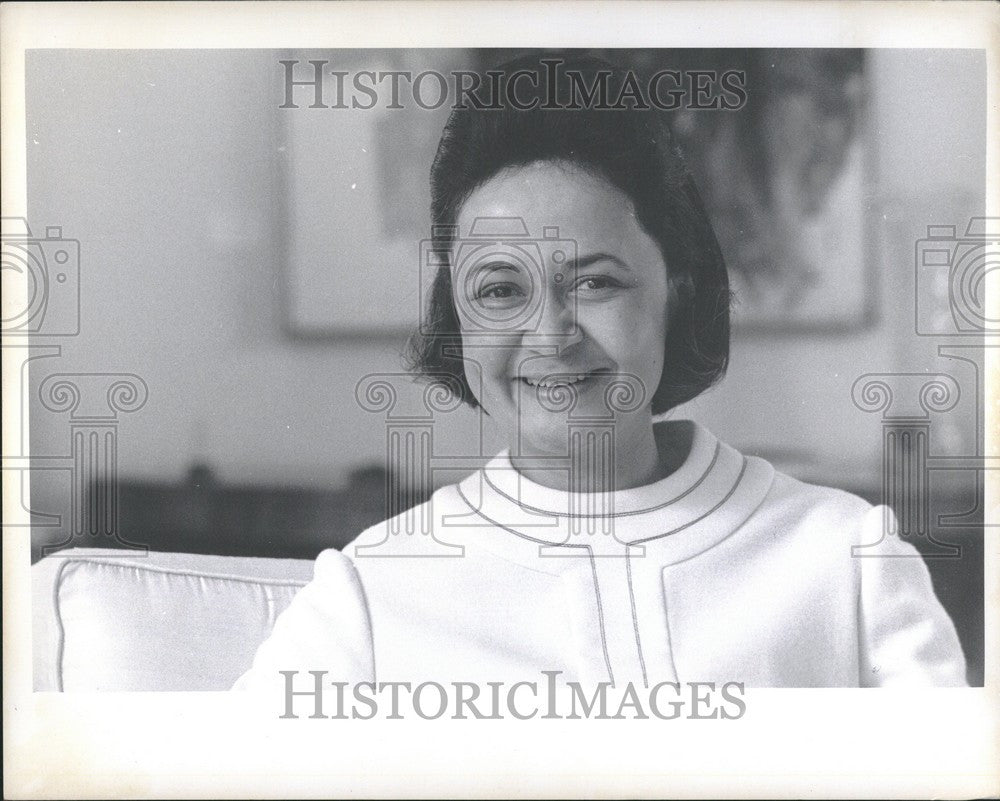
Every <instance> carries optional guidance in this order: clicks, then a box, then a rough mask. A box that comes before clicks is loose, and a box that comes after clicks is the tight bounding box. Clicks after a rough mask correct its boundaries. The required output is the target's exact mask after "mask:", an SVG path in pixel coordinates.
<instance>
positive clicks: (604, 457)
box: [511, 420, 694, 492]
mask: <svg viewBox="0 0 1000 801" xmlns="http://www.w3.org/2000/svg"><path fill="white" fill-rule="evenodd" d="M693 436H694V426H693V424H692V423H691V422H690V421H688V420H676V421H667V422H663V423H659V424H658V425H656V426H653V425H652V422H651V423H650V426H649V429H648V432H646V433H645V435H644V436H633V437H630V438H628V439H624V440H623V438H622V437H620V436H619V435H618V434H617V432H616V433H615V435H614V436H610V432H608V431H607V430H600V429H595V430H594V431H593V432H588V431H586V430H585V429H584V430H582V431H579V432H574V436H572V437H571V438H570V442H569V455H568V456H552V455H547V454H535V453H526V452H523V455H519V456H514V455H511V462H512V463H513V465H514V467H515V469H516V470H517V471H518V472H519V473H520V474H521V475H523V476H524V477H525V478H527V479H528V480H529V481H533V482H534V483H536V484H541V485H542V486H544V487H550V488H552V489H557V490H561V491H563V492H613V491H615V490H624V489H632V488H635V487H642V486H646V485H647V484H653V483H655V482H657V481H660V480H662V479H664V478H666V477H667V476H669V475H671V474H672V473H673V472H674V471H676V470H677V469H678V468H679V467H680V466H681V465H682V464H684V462H685V460H686V459H687V457H688V454H689V453H690V452H691V444H692V441H693Z"/></svg>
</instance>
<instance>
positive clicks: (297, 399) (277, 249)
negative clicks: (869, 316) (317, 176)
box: [27, 51, 985, 486]
mask: <svg viewBox="0 0 1000 801" xmlns="http://www.w3.org/2000/svg"><path fill="white" fill-rule="evenodd" d="M278 58H279V56H278V55H277V54H274V53H250V52H221V51H215V52H192V51H173V52H166V51H148V52H141V53H120V54H114V53H111V54H109V53H103V54H94V53H88V52H86V51H74V52H38V51H36V52H34V53H31V54H30V55H29V61H28V71H27V75H28V107H27V108H28V148H29V154H28V155H29V160H28V169H29V172H28V179H29V183H28V187H29V215H30V222H31V223H32V225H34V226H35V227H36V228H38V227H43V226H46V225H60V226H62V227H63V231H64V235H66V236H69V237H74V238H77V239H79V240H80V242H81V251H82V257H81V264H82V268H81V272H82V276H83V278H82V286H83V290H82V291H83V309H84V312H83V330H82V333H81V335H80V336H79V337H77V338H75V339H73V340H72V341H66V342H65V343H63V344H64V349H63V356H62V357H61V358H60V359H59V360H58V363H56V360H48V361H49V363H50V364H51V365H52V366H51V367H50V366H48V365H44V360H43V361H42V362H39V363H38V364H39V368H38V369H37V370H36V371H35V372H34V373H33V376H32V379H33V384H37V381H38V379H39V378H41V377H44V375H45V374H47V373H48V372H49V371H51V370H59V371H62V372H75V371H103V372H107V371H123V372H134V373H137V374H139V375H141V376H143V377H144V379H145V380H146V382H147V383H148V385H149V388H150V399H149V402H148V404H147V406H146V408H145V409H143V410H142V411H141V412H139V413H137V414H135V415H133V416H131V417H129V418H127V419H125V420H124V422H123V423H122V426H121V429H120V432H121V439H120V442H121V445H120V467H121V472H122V474H124V475H129V476H135V477H142V478H149V479H160V480H167V481H171V480H180V479H181V478H182V477H183V475H184V474H185V472H186V471H187V469H188V467H189V466H190V465H191V463H192V462H193V461H196V460H203V461H206V462H208V463H209V464H210V465H211V466H212V467H213V468H214V469H215V470H217V471H218V473H219V474H220V475H221V477H222V478H223V480H225V481H229V482H267V483H279V484H303V485H312V486H336V485H337V484H339V483H341V482H342V481H343V480H344V479H345V477H346V473H347V471H348V470H349V469H350V468H352V467H355V466H360V465H362V464H365V463H372V462H381V461H382V454H383V446H382V442H383V440H384V435H383V429H382V426H381V424H380V421H379V420H378V418H377V417H375V416H373V415H370V414H367V413H365V412H363V411H362V410H360V409H359V408H358V407H357V405H356V403H355V402H354V386H355V383H356V381H357V380H358V379H359V378H360V377H361V376H362V375H364V374H365V373H368V372H372V371H383V370H389V371H392V370H398V369H399V362H398V350H399V346H400V343H399V342H398V341H390V340H379V339H351V340H344V341H342V342H301V341H295V340H293V339H291V338H289V337H288V336H287V335H286V334H285V332H284V330H283V326H282V313H281V304H282V277H283V276H282V246H281V241H282V230H283V229H282V219H283V218H282V207H283V196H282V185H281V176H280V173H279V159H278V153H277V150H278V148H280V147H282V144H281V137H280V135H279V131H278V128H277V125H278V119H277V108H276V106H277V101H276V100H275V98H274V96H273V85H274V83H275V82H274V74H275V70H277V59H278ZM984 84H985V66H984V59H983V56H982V54H981V53H976V52H971V51H950V52H941V51H936V52H931V51H926V52H918V51H884V52H880V53H875V54H873V57H872V86H873V90H874V104H873V106H874V111H873V117H872V130H871V132H870V133H871V135H872V138H873V143H874V147H875V155H876V164H877V170H876V174H875V176H874V186H873V192H872V195H871V197H869V198H867V200H866V205H867V209H868V212H869V217H870V219H871V223H872V233H873V242H874V243H875V245H874V249H873V252H872V254H871V258H873V259H874V260H875V263H876V265H877V268H878V270H879V281H878V292H879V295H880V297H881V302H880V307H881V312H880V319H879V322H878V324H877V326H876V327H874V328H872V329H871V330H868V331H865V332H861V333H857V334H853V335H847V336H821V335H812V336H808V337H799V338H797V339H791V338H767V339H759V338H758V339H751V338H746V339H737V341H735V342H734V343H733V353H732V367H731V370H730V374H729V376H728V378H727V379H726V381H725V382H724V383H723V384H722V385H721V386H720V387H719V388H717V389H716V390H715V391H713V392H712V393H710V394H709V395H706V396H705V397H703V398H701V399H699V400H697V401H695V402H694V403H692V404H691V406H690V408H689V409H687V410H681V413H685V412H689V413H690V414H691V415H692V416H695V417H697V418H698V419H700V420H702V421H703V422H704V423H705V424H706V425H708V426H709V427H710V428H712V429H713V430H714V431H715V432H716V433H717V434H719V435H720V436H722V437H723V438H726V439H728V440H730V441H731V442H733V443H734V444H735V445H737V446H740V447H744V448H746V449H747V450H750V451H753V452H765V453H769V454H781V453H785V454H790V455H791V457H794V458H791V460H790V461H787V463H785V466H787V468H788V469H789V470H793V471H798V472H800V473H801V474H802V475H805V476H809V477H816V478H819V479H821V480H829V481H831V482H834V483H839V482H841V481H846V480H848V479H851V480H856V479H857V477H858V476H859V475H865V476H868V477H870V476H873V475H875V473H874V471H875V469H876V467H877V456H878V449H879V436H880V435H879V427H878V421H877V419H876V418H875V417H874V416H872V415H865V414H862V413H861V412H859V411H857V410H856V409H855V408H854V406H853V405H852V404H851V401H850V387H851V384H852V383H853V381H854V379H855V378H856V377H857V376H858V375H860V374H861V373H864V372H869V371H884V370H888V369H901V368H903V367H907V368H916V369H920V370H923V369H937V368H936V367H935V359H934V353H933V348H932V347H931V346H930V345H929V343H926V342H924V341H917V340H915V338H914V337H913V336H912V328H913V326H912V322H911V321H912V306H913V273H914V268H913V258H914V256H913V254H914V242H915V240H916V239H918V238H919V237H920V236H921V235H922V229H923V228H924V227H925V226H926V224H928V223H957V224H960V225H964V221H965V219H966V218H967V217H968V216H969V215H970V214H972V213H975V212H976V210H977V207H978V208H980V209H981V206H982V198H983V196H984V181H985V167H984V162H983V153H984V145H983V141H984V132H985V110H984V98H985V86H984ZM317 113H326V112H317ZM331 113H332V112H331ZM330 158H331V159H336V158H337V154H336V153H331V154H330ZM977 204H978V206H977ZM980 213H981V211H980ZM832 257H836V255H835V254H834V255H833V256H832ZM359 280H360V279H359ZM455 419H456V420H461V421H463V422H461V423H456V424H454V425H452V426H451V427H449V428H448V429H447V431H446V434H445V441H444V442H443V443H442V447H443V448H444V449H446V450H451V451H455V450H460V449H461V448H463V447H465V444H466V443H467V441H468V439H469V437H470V436H471V435H472V432H473V431H474V423H475V420H474V417H473V415H472V414H465V413H462V414H460V415H459V416H457V417H456V418H455ZM32 437H33V443H32V444H33V448H34V449H35V451H36V452H43V451H44V452H59V451H61V450H65V447H64V446H65V444H66V427H65V420H64V419H63V418H58V417H54V416H53V415H51V414H49V413H47V412H44V410H38V409H35V410H34V411H33V416H32ZM493 448H494V443H493V441H492V440H488V441H487V449H493ZM798 452H801V453H800V454H799V455H798V456H796V453H798Z"/></svg>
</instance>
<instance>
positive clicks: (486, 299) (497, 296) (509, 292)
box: [476, 283, 523, 305]
mask: <svg viewBox="0 0 1000 801" xmlns="http://www.w3.org/2000/svg"><path fill="white" fill-rule="evenodd" d="M522 294H523V292H522V291H521V287H519V286H518V285H517V284H510V283H496V284H488V285H486V286H484V287H482V289H480V290H479V292H477V293H476V300H477V301H479V302H480V303H483V304H484V305H490V304H492V305H497V304H501V303H510V302H512V301H515V300H516V299H518V298H519V297H521V295H522Z"/></svg>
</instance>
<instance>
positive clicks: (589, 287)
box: [573, 275, 621, 292]
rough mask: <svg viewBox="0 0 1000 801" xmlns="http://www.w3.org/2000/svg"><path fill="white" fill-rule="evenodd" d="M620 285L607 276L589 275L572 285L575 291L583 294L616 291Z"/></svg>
mask: <svg viewBox="0 0 1000 801" xmlns="http://www.w3.org/2000/svg"><path fill="white" fill-rule="evenodd" d="M619 287H621V284H620V283H619V282H618V281H616V280H615V279H614V278H612V277H611V276H608V275H589V276H586V277H584V278H581V279H579V280H578V281H577V282H576V284H575V285H574V287H573V288H574V289H575V290H578V291H579V290H582V291H584V292H599V291H601V290H606V289H617V288H619Z"/></svg>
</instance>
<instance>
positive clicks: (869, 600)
mask: <svg viewBox="0 0 1000 801" xmlns="http://www.w3.org/2000/svg"><path fill="white" fill-rule="evenodd" d="M885 521H888V522H889V523H892V524H893V525H889V526H886V525H885ZM886 529H888V530H886ZM889 530H891V531H892V532H897V531H898V526H897V525H895V518H894V517H893V513H892V510H891V509H889V508H888V507H886V506H875V507H873V508H871V509H870V510H869V511H868V512H867V513H866V514H865V516H864V519H863V521H862V526H861V532H860V540H859V541H860V542H861V543H862V547H860V548H858V549H857V550H856V552H855V555H856V557H857V560H858V563H859V570H860V577H861V581H860V597H859V603H858V617H859V630H860V638H861V642H860V671H861V675H860V684H861V686H863V687H965V686H967V684H966V678H965V657H964V655H963V654H962V646H961V644H960V643H959V640H958V633H957V632H956V630H955V624H954V623H953V622H952V620H951V618H950V617H949V616H948V613H947V612H946V611H945V609H944V607H943V606H942V605H941V602H940V601H939V600H938V599H937V596H936V595H935V594H934V587H933V586H932V584H931V576H930V572H929V571H928V569H927V565H926V564H925V563H924V560H923V558H922V557H921V556H920V554H919V552H918V551H917V549H916V548H915V547H913V545H912V544H911V543H909V542H905V541H904V540H902V539H900V537H899V536H898V534H896V533H891V534H890V533H889Z"/></svg>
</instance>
